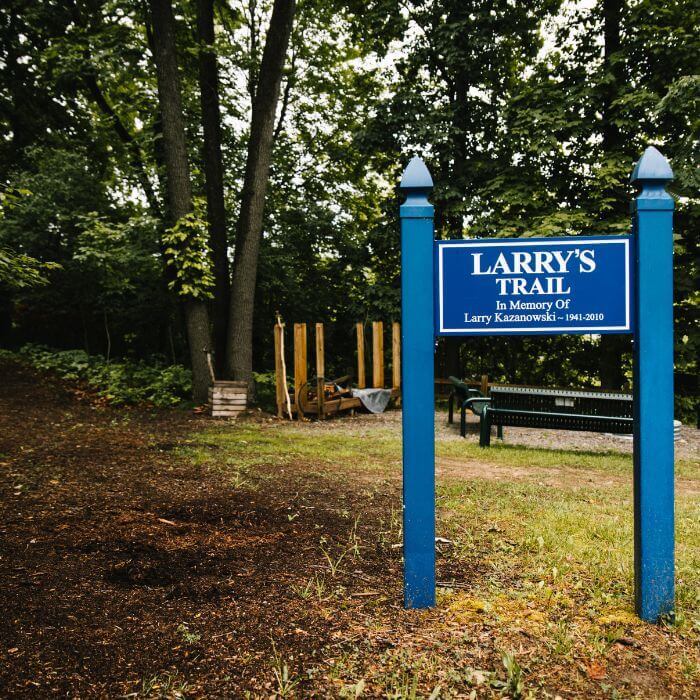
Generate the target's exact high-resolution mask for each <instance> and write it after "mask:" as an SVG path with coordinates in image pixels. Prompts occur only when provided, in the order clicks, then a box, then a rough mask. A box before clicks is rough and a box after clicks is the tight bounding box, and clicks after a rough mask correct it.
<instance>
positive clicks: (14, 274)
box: [0, 247, 61, 290]
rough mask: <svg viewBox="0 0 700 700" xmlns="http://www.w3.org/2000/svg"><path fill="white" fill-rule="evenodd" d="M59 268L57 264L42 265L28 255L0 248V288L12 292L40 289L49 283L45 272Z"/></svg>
mask: <svg viewBox="0 0 700 700" xmlns="http://www.w3.org/2000/svg"><path fill="white" fill-rule="evenodd" d="M60 267H61V266H60V265H58V264H57V263H42V262H39V261H38V260H37V259H36V258H32V257H30V256H29V255H23V254H21V253H20V254H17V253H13V252H12V251H11V250H10V249H9V248H4V247H0V286H4V287H7V288H9V289H13V290H17V289H27V288H30V287H40V286H42V285H45V284H48V283H49V280H48V278H47V277H46V272H48V271H49V270H57V269H60Z"/></svg>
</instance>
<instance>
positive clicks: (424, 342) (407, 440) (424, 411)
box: [400, 157, 435, 608]
mask: <svg viewBox="0 0 700 700" xmlns="http://www.w3.org/2000/svg"><path fill="white" fill-rule="evenodd" d="M400 187H401V190H402V191H403V192H404V193H405V194H406V201H405V202H404V204H402V205H401V209H400V215H401V347H402V352H403V357H402V361H401V391H402V404H403V418H402V420H403V542H404V544H403V553H404V606H405V607H406V608H426V607H430V606H433V605H435V423H434V421H435V398H434V391H435V387H434V377H433V373H434V370H433V355H434V347H435V336H434V333H435V331H434V325H433V239H434V234H433V206H432V205H431V204H430V202H428V195H429V194H430V192H431V190H432V189H433V180H432V178H431V177H430V173H429V172H428V168H426V166H425V163H424V162H423V161H422V160H421V159H420V158H418V157H415V158H413V159H412V160H411V162H410V163H409V164H408V167H407V168H406V170H405V171H404V173H403V177H402V178H401V185H400Z"/></svg>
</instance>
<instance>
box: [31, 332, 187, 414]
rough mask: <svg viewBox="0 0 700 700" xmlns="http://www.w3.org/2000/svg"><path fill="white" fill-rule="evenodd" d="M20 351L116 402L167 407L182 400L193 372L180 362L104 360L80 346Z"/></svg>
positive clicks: (37, 364) (38, 365)
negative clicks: (75, 347) (168, 363)
mask: <svg viewBox="0 0 700 700" xmlns="http://www.w3.org/2000/svg"><path fill="white" fill-rule="evenodd" d="M19 354H20V356H21V357H22V358H24V359H25V360H27V361H28V362H29V363H30V364H31V365H32V366H34V367H36V368H37V369H40V370H45V371H51V372H54V373H56V374H57V375H58V376H59V377H61V378H62V379H67V380H80V381H85V382H87V383H88V384H89V385H90V386H91V387H93V388H94V389H96V390H97V392H98V395H99V396H101V397H103V398H104V399H106V400H107V401H108V402H109V403H110V404H113V405H117V406H119V405H124V404H141V403H146V404H150V405H153V406H156V407H158V408H167V407H170V406H177V405H179V404H182V403H183V402H185V401H186V400H187V398H188V396H189V395H190V394H191V391H192V375H191V373H190V371H189V370H188V369H186V368H185V367H182V366H181V365H164V364H162V363H153V364H149V363H146V362H144V361H138V362H134V361H133V360H122V361H120V362H107V361H106V360H105V359H104V358H103V357H102V356H100V355H88V354H87V353H86V352H84V351H83V350H64V351H54V350H51V349H49V348H47V347H45V346H41V345H25V346H24V347H23V348H22V349H21V350H20V353H19Z"/></svg>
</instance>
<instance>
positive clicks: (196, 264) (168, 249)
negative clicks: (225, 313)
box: [163, 199, 214, 299]
mask: <svg viewBox="0 0 700 700" xmlns="http://www.w3.org/2000/svg"><path fill="white" fill-rule="evenodd" d="M202 207H203V202H202V200H201V199H197V200H195V209H194V211H192V212H190V213H189V214H187V215H185V216H183V217H182V218H181V219H179V220H178V221H177V223H176V224H175V225H174V226H172V227H171V228H168V229H166V230H165V232H164V233H163V246H164V247H165V259H166V264H167V266H168V267H169V268H170V269H171V270H172V272H173V274H174V279H173V280H172V281H170V282H169V283H168V286H169V288H170V289H172V290H174V291H175V292H176V293H177V294H178V295H179V296H183V297H192V298H195V299H209V298H211V296H212V292H211V290H212V287H213V286H214V276H213V273H212V270H211V252H210V250H209V244H208V238H207V226H206V221H205V220H204V219H203V212H202Z"/></svg>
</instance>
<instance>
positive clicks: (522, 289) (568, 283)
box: [435, 236, 633, 335]
mask: <svg viewBox="0 0 700 700" xmlns="http://www.w3.org/2000/svg"><path fill="white" fill-rule="evenodd" d="M631 244H632V241H631V237H630V236H603V237H600V238H589V237H583V236H576V237H574V236H569V237H567V238H545V239H535V238H525V239H516V240H513V239H487V240H484V239H476V240H463V241H436V243H435V257H436V260H435V270H436V284H437V293H436V294H435V299H436V303H437V308H436V310H435V322H436V328H435V333H436V335H499V334H507V335H521V334H522V335H524V334H537V335H543V334H549V333H552V334H554V333H557V334H558V333H630V332H631V331H632V318H633V316H632V278H631V274H632V264H631V261H632V255H631Z"/></svg>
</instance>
